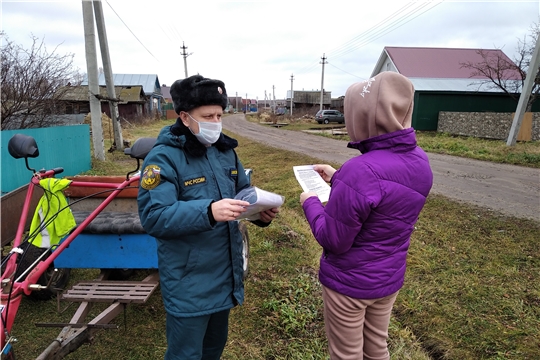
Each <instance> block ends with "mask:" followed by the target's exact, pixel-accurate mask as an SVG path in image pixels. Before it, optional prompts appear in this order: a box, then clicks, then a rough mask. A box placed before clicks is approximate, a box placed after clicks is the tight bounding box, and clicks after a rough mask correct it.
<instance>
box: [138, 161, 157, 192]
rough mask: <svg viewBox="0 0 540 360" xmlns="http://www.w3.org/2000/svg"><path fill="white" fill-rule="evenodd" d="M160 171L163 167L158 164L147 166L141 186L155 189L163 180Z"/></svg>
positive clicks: (146, 188)
mask: <svg viewBox="0 0 540 360" xmlns="http://www.w3.org/2000/svg"><path fill="white" fill-rule="evenodd" d="M160 172H161V169H160V168H159V166H157V165H148V166H146V167H145V168H144V171H143V173H142V177H141V187H142V188H143V189H145V190H152V189H155V188H156V187H157V186H158V185H159V183H160V181H161V175H160Z"/></svg>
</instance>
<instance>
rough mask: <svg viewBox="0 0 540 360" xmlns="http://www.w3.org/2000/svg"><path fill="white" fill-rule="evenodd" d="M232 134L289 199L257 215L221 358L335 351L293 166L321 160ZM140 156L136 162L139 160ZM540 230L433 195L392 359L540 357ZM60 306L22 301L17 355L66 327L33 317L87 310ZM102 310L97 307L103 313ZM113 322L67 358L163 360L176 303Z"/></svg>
mask: <svg viewBox="0 0 540 360" xmlns="http://www.w3.org/2000/svg"><path fill="white" fill-rule="evenodd" d="M163 125H164V123H161V124H160V126H156V127H155V128H154V127H150V128H143V127H141V128H140V129H137V130H136V131H137V134H138V135H137V136H156V135H157V133H158V132H159V130H160V129H161V127H162V126H163ZM229 135H232V136H234V137H236V138H237V139H238V140H239V143H240V146H239V148H238V154H239V157H240V159H242V161H243V163H244V166H245V167H246V168H252V169H253V170H254V171H253V176H252V181H253V184H254V185H256V186H258V187H260V188H262V189H265V190H269V191H274V192H277V193H279V194H281V195H283V196H285V204H284V206H283V207H282V210H281V213H280V214H279V215H278V217H277V219H276V220H275V221H274V222H273V224H272V225H271V226H270V227H268V228H265V229H261V228H258V227H256V226H253V225H252V224H248V228H249V235H250V241H251V243H250V248H251V249H250V274H249V275H248V278H247V279H246V284H245V285H246V286H245V288H246V301H245V303H244V305H243V306H241V307H236V308H235V309H233V311H232V313H231V318H230V332H229V341H228V344H227V346H226V348H225V352H224V354H223V357H222V359H224V360H233V359H326V358H327V350H326V338H325V335H324V324H323V320H322V299H321V295H320V285H319V283H318V281H317V271H318V260H319V256H320V247H319V246H318V245H317V244H316V241H315V240H314V239H313V236H312V235H311V232H310V229H309V226H308V224H307V222H306V221H305V218H304V216H303V212H302V209H301V207H300V204H299V201H298V199H299V195H300V193H301V191H302V190H301V188H300V186H299V185H298V183H297V182H296V179H295V178H294V174H293V172H292V166H293V165H298V164H305V163H313V162H314V159H312V158H310V157H308V156H304V155H300V154H297V153H293V152H288V151H284V150H278V151H276V149H273V148H270V147H267V146H263V145H260V144H258V143H255V142H253V141H251V140H249V139H246V138H240V137H237V136H235V135H234V134H230V133H229ZM486 151H491V149H490V148H488V149H486ZM122 156H125V155H122ZM107 158H108V160H107V161H105V162H95V163H94V171H100V172H103V173H107V174H110V175H124V174H125V171H124V169H123V168H122V166H123V165H122V166H119V165H118V160H115V159H117V155H114V154H109V153H108V154H107ZM126 158H127V157H126ZM130 161H131V162H130V164H131V165H130V166H129V167H127V170H132V169H133V168H134V167H133V164H135V161H134V160H133V159H130ZM126 164H127V163H126ZM538 239H540V225H539V224H538V223H536V222H533V221H529V220H521V219H517V218H511V217H503V216H501V215H499V214H497V213H494V212H491V211H486V210H484V209H481V208H476V207H473V206H469V205H465V204H461V203H457V202H454V201H451V200H449V199H447V198H445V197H442V196H433V195H430V196H429V198H428V201H427V204H426V206H425V208H424V210H423V211H422V213H421V215H420V219H419V221H418V223H417V225H416V230H415V232H414V233H413V236H412V242H411V249H410V255H409V259H408V264H409V265H408V271H407V278H406V282H405V286H404V287H403V289H402V290H401V292H400V294H399V295H398V298H397V300H396V305H395V311H394V314H393V317H392V320H391V324H390V340H389V346H390V351H391V356H392V359H393V360H398V359H399V360H401V359H413V360H426V359H437V360H439V359H460V360H461V359H464V360H467V359H471V360H472V359H475V360H476V359H500V360H502V359H506V360H518V359H519V360H523V359H538V358H540V347H539V344H540V332H539V330H538V329H540V285H539V283H538V278H539V276H540V248H539V247H538ZM144 275H145V274H137V276H138V277H137V278H139V277H140V278H142V277H144ZM95 276H97V271H94V270H74V271H73V272H72V277H73V278H72V282H74V281H76V280H78V279H92V278H94V277H95ZM66 305H67V303H64V302H62V307H65V306H66ZM56 307H57V304H56V300H50V301H45V302H35V301H32V300H30V299H28V298H24V299H23V302H22V304H21V308H20V310H19V313H18V317H17V319H16V321H15V326H14V327H13V335H14V336H15V337H16V338H17V339H18V340H19V341H18V343H16V344H15V349H16V355H17V356H18V358H20V359H32V358H35V357H36V356H38V354H39V353H40V352H41V351H42V350H44V349H45V348H46V346H47V345H48V344H50V343H51V341H52V340H53V339H54V338H55V337H56V336H57V335H58V333H59V329H54V328H53V329H49V328H36V327H35V326H34V323H36V322H67V321H69V319H70V318H71V316H72V315H73V313H74V311H75V309H76V306H71V307H69V308H68V309H67V310H66V311H64V312H63V313H58V312H57V310H56ZM100 309H101V305H97V306H96V307H95V309H94V310H93V314H92V315H95V314H97V313H98V312H99V310H100ZM112 323H115V324H118V325H119V329H118V330H101V331H99V332H98V333H97V334H96V336H95V337H94V341H93V343H92V344H88V345H83V346H82V347H81V348H80V349H78V350H77V351H76V352H74V353H73V354H71V355H69V356H68V357H66V359H73V360H74V359H81V358H84V359H89V360H97V359H118V360H123V359H129V360H138V359H159V358H163V355H164V353H165V349H166V339H165V312H164V309H163V304H162V301H161V294H160V292H159V289H158V291H157V292H156V293H155V294H154V295H153V296H152V297H151V298H150V300H149V301H148V302H147V303H146V304H140V305H137V304H132V305H129V306H128V307H127V308H126V311H125V317H124V316H118V317H117V318H115V319H114V320H113V321H112ZM135 339H136V340H135Z"/></svg>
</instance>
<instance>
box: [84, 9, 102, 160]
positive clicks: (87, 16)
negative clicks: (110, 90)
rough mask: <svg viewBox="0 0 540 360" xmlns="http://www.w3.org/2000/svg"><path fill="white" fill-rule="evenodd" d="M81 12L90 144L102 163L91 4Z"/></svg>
mask: <svg viewBox="0 0 540 360" xmlns="http://www.w3.org/2000/svg"><path fill="white" fill-rule="evenodd" d="M82 10H83V25H84V46H85V52H86V72H87V73H88V97H89V101H90V118H91V122H92V143H93V145H94V157H95V158H96V159H98V160H102V161H103V160H105V150H104V146H103V127H102V126H101V103H100V102H99V99H98V98H96V96H95V95H98V94H99V81H98V65H97V54H96V34H95V27H94V17H93V15H92V2H91V1H83V2H82Z"/></svg>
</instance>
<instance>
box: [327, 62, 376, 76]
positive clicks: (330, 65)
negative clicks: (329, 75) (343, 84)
mask: <svg viewBox="0 0 540 360" xmlns="http://www.w3.org/2000/svg"><path fill="white" fill-rule="evenodd" d="M327 64H328V65H330V66H332V67H335V68H336V69H338V70H339V71H343V72H344V73H345V74H349V75H352V76H354V77H357V78H359V79H361V80H367V79H365V78H363V77H361V76H358V75H354V74H351V73H350V72H347V71H345V70H343V69H340V68H338V67H337V66H335V65H333V64H332V63H327Z"/></svg>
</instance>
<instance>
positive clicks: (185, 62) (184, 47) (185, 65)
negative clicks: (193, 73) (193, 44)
mask: <svg viewBox="0 0 540 360" xmlns="http://www.w3.org/2000/svg"><path fill="white" fill-rule="evenodd" d="M180 49H182V57H183V58H184V74H185V76H186V78H187V77H188V74H187V60H186V59H187V57H188V56H189V55H191V54H193V53H189V54H188V53H186V49H187V46H185V45H184V42H183V41H182V47H181V48H180Z"/></svg>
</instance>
